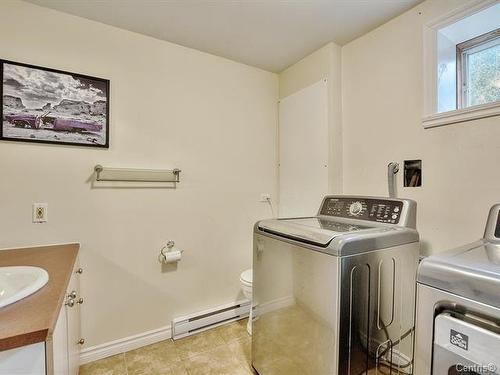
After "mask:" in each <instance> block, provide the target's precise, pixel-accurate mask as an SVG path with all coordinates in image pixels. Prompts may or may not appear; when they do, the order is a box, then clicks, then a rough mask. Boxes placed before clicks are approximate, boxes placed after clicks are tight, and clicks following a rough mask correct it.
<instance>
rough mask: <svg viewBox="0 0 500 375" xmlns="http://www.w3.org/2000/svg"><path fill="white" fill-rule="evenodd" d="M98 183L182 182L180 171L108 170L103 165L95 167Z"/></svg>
mask: <svg viewBox="0 0 500 375" xmlns="http://www.w3.org/2000/svg"><path fill="white" fill-rule="evenodd" d="M94 171H95V173H96V178H95V179H96V181H122V182H174V183H177V182H180V173H181V170H180V169H177V168H175V169H172V170H164V169H134V168H108V167H103V166H102V165H96V166H95V167H94Z"/></svg>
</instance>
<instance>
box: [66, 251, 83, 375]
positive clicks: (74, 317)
mask: <svg viewBox="0 0 500 375" xmlns="http://www.w3.org/2000/svg"><path fill="white" fill-rule="evenodd" d="M79 268H80V266H79V263H78V260H77V262H76V265H75V268H74V270H73V274H72V276H71V279H70V282H69V286H68V294H71V293H73V292H75V293H76V298H75V299H74V302H75V303H74V304H73V305H72V306H70V305H68V306H66V319H67V327H68V341H67V343H68V374H69V375H78V368H79V366H80V349H81V344H80V343H79V341H80V339H81V336H80V335H81V334H80V305H81V303H80V301H81V300H80V299H81V298H82V296H81V295H80V273H78V269H79Z"/></svg>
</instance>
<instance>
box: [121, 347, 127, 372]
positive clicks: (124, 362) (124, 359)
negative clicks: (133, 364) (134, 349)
mask: <svg viewBox="0 0 500 375" xmlns="http://www.w3.org/2000/svg"><path fill="white" fill-rule="evenodd" d="M122 355H123V364H124V365H125V375H128V365H127V357H126V356H125V352H123V353H122Z"/></svg>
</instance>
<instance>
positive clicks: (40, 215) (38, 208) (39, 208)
mask: <svg viewBox="0 0 500 375" xmlns="http://www.w3.org/2000/svg"><path fill="white" fill-rule="evenodd" d="M48 209H49V205H48V204H47V203H33V222H34V223H46V222H47V220H48Z"/></svg>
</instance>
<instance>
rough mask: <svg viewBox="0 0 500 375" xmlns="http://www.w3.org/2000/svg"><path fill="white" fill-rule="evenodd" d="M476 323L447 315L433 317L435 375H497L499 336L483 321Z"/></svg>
mask: <svg viewBox="0 0 500 375" xmlns="http://www.w3.org/2000/svg"><path fill="white" fill-rule="evenodd" d="M478 323H481V324H473V323H472V322H471V321H470V320H467V319H462V318H460V315H458V314H453V316H452V314H450V313H449V312H444V313H442V314H439V315H438V316H437V317H436V319H435V328H434V347H433V366H432V373H433V374H434V375H445V374H448V375H455V374H456V375H458V374H461V375H476V374H500V358H499V357H498V353H500V334H498V333H495V332H493V331H492V330H489V329H487V327H488V324H487V323H485V321H484V320H482V319H481V320H478ZM492 328H494V327H492Z"/></svg>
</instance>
